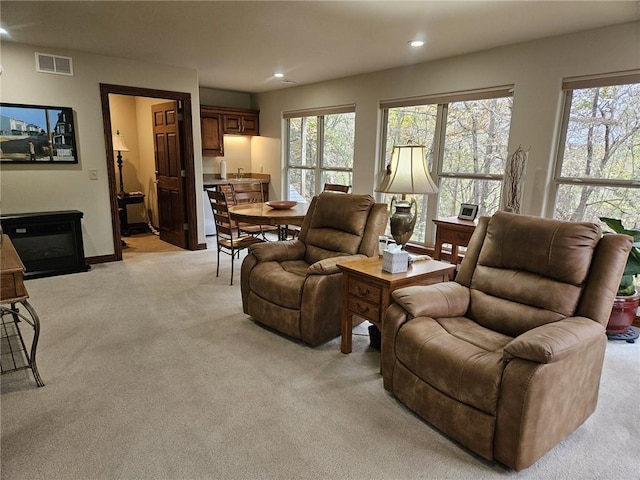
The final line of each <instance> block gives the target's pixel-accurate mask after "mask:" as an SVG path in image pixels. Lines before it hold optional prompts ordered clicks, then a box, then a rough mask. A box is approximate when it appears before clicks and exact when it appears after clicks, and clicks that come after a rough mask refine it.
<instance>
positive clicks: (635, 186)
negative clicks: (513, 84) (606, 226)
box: [554, 75, 640, 228]
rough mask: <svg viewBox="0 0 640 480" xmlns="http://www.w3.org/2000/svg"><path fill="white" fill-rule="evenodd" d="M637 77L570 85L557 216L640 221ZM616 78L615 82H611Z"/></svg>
mask: <svg viewBox="0 0 640 480" xmlns="http://www.w3.org/2000/svg"><path fill="white" fill-rule="evenodd" d="M636 77H637V79H636V80H635V81H636V83H627V84H621V85H606V82H607V80H600V81H601V82H603V83H605V85H603V86H594V87H589V88H574V89H567V90H566V92H565V112H564V121H563V131H562V139H563V141H561V145H560V148H559V153H558V162H557V163H558V168H557V170H556V178H555V184H556V197H555V212H554V216H555V217H556V218H559V219H563V220H571V221H575V222H580V221H589V222H596V223H599V217H611V218H619V219H621V220H622V223H623V224H624V225H625V226H626V227H627V228H632V227H633V228H636V227H638V226H640V75H636ZM612 83H615V81H614V82H612Z"/></svg>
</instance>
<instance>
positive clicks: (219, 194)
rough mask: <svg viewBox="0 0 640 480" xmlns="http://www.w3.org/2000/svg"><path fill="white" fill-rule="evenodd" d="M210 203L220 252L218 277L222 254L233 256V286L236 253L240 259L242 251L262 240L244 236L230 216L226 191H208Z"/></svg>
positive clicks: (218, 269)
mask: <svg viewBox="0 0 640 480" xmlns="http://www.w3.org/2000/svg"><path fill="white" fill-rule="evenodd" d="M207 194H208V196H209V203H210V204H211V210H212V211H213V218H214V220H215V223H216V242H217V250H218V263H217V265H216V277H218V276H219V275H220V252H223V253H226V254H227V255H231V285H233V264H234V259H235V256H236V253H237V254H238V258H240V250H243V249H245V248H248V247H249V246H250V245H253V244H254V243H260V242H262V240H260V239H259V238H256V237H254V236H252V235H242V234H241V233H240V231H239V229H238V225H237V223H236V222H235V221H232V220H231V217H230V216H229V205H228V203H227V196H226V194H225V193H224V191H222V190H219V191H213V190H207Z"/></svg>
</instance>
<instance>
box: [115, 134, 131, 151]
mask: <svg viewBox="0 0 640 480" xmlns="http://www.w3.org/2000/svg"><path fill="white" fill-rule="evenodd" d="M111 140H112V142H113V150H114V151H115V152H128V151H129V149H128V148H127V144H126V143H124V137H123V136H122V135H120V132H118V133H117V134H116V135H111Z"/></svg>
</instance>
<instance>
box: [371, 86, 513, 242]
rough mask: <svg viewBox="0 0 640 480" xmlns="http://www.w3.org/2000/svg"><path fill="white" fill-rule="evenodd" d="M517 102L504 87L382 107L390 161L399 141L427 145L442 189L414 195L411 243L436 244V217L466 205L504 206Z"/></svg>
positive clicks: (490, 209)
mask: <svg viewBox="0 0 640 480" xmlns="http://www.w3.org/2000/svg"><path fill="white" fill-rule="evenodd" d="M512 100H513V98H512V96H511V89H510V88H509V87H501V88H499V89H495V90H489V91H481V92H468V93H461V94H452V95H449V96H446V97H445V96H443V97H434V98H426V99H423V100H419V99H418V100H415V99H411V100H407V101H402V100H400V101H389V102H384V103H383V104H382V105H381V106H383V107H386V108H384V114H385V119H386V121H385V127H386V131H385V135H384V140H385V145H384V152H385V159H384V163H385V165H386V164H388V163H389V161H390V159H391V152H392V150H393V146H394V145H402V144H406V143H408V142H409V141H411V142H413V143H415V144H420V145H425V146H426V147H427V152H428V153H427V155H428V162H429V169H430V172H431V175H432V177H433V179H434V181H435V182H436V184H438V188H439V192H438V193H437V194H436V195H431V196H427V195H416V196H415V199H416V202H417V203H418V219H417V221H416V226H415V228H414V233H413V236H412V237H411V241H412V242H419V243H431V242H432V240H433V228H432V222H431V218H433V217H435V216H440V217H452V216H457V215H458V212H459V210H460V205H461V204H462V203H472V204H476V205H478V206H479V208H478V214H479V215H491V214H492V213H494V212H495V211H496V210H497V209H498V208H499V206H500V192H501V188H502V177H503V174H504V170H505V165H506V161H507V157H508V154H507V145H508V141H509V127H510V123H511V107H512V103H513V102H512ZM389 197H390V196H389ZM429 197H433V198H429ZM385 201H387V202H388V201H390V198H386V199H385Z"/></svg>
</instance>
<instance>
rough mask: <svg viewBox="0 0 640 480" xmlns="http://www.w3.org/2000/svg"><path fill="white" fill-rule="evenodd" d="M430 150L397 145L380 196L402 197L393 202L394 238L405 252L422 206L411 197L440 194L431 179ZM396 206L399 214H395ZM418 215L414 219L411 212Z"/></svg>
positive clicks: (392, 222)
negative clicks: (428, 152)
mask: <svg viewBox="0 0 640 480" xmlns="http://www.w3.org/2000/svg"><path fill="white" fill-rule="evenodd" d="M426 150H427V148H426V147H425V146H423V145H413V144H412V143H411V142H409V144H408V145H396V146H394V147H393V152H392V154H391V162H390V163H389V165H387V168H386V171H385V172H384V175H383V177H382V179H381V180H380V183H379V185H378V187H377V188H376V192H380V193H397V194H401V195H402V199H401V200H397V199H396V196H395V195H394V196H393V198H392V200H391V210H392V214H391V219H390V221H389V223H390V227H391V236H393V239H394V240H395V241H396V244H398V245H400V246H401V248H402V249H404V248H405V245H406V244H407V242H408V241H409V239H410V238H411V235H413V227H414V226H415V224H416V218H417V216H418V215H417V212H418V205H417V204H416V200H415V198H411V201H408V200H407V194H427V193H437V192H438V187H437V186H436V184H435V183H434V181H433V179H432V178H431V175H429V166H428V164H427V160H426ZM394 205H395V211H393V210H394ZM412 207H414V208H415V213H414V214H413V216H412V215H411V208H412Z"/></svg>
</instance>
